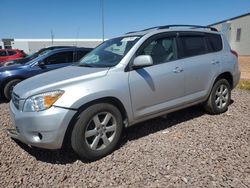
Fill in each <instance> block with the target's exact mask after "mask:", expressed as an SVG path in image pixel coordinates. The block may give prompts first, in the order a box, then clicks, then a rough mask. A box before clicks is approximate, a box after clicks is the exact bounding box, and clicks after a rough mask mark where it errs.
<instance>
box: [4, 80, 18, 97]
mask: <svg viewBox="0 0 250 188" xmlns="http://www.w3.org/2000/svg"><path fill="white" fill-rule="evenodd" d="M19 82H21V80H20V79H14V80H11V81H9V82H8V83H7V84H6V85H5V87H4V91H3V92H4V97H5V98H6V99H7V100H10V99H11V94H12V92H13V89H14V87H15V86H16V85H17V84H18V83H19Z"/></svg>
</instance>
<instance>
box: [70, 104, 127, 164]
mask: <svg viewBox="0 0 250 188" xmlns="http://www.w3.org/2000/svg"><path fill="white" fill-rule="evenodd" d="M122 129H123V124H122V116H121V113H120V112H119V110H118V109H117V108H116V107H115V106H113V105H111V104H106V103H102V104H95V105H93V106H90V107H89V108H87V109H86V110H84V111H83V112H82V113H81V114H80V115H79V117H78V120H77V122H76V124H75V126H74V128H73V131H72V134H71V145H72V148H73V150H74V151H75V152H76V153H77V154H78V155H79V156H80V157H81V158H85V159H88V160H91V161H92V160H96V159H99V158H101V157H104V156H106V155H107V154H109V153H111V152H112V151H113V150H114V149H115V147H116V146H117V144H118V142H119V139H120V137H121V133H122Z"/></svg>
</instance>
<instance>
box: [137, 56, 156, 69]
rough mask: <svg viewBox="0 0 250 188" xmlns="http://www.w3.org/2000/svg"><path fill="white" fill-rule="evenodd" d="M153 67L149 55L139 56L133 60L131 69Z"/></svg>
mask: <svg viewBox="0 0 250 188" xmlns="http://www.w3.org/2000/svg"><path fill="white" fill-rule="evenodd" d="M151 65H153V59H152V57H151V56H150V55H140V56H137V57H136V58H135V59H134V62H133V65H132V66H133V68H135V69H138V68H142V67H148V66H151Z"/></svg>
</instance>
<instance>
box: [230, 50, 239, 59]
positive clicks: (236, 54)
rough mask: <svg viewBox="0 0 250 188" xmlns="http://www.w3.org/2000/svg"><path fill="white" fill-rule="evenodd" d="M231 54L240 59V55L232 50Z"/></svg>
mask: <svg viewBox="0 0 250 188" xmlns="http://www.w3.org/2000/svg"><path fill="white" fill-rule="evenodd" d="M231 53H232V54H233V55H235V56H236V57H237V58H238V53H237V52H236V51H234V50H231Z"/></svg>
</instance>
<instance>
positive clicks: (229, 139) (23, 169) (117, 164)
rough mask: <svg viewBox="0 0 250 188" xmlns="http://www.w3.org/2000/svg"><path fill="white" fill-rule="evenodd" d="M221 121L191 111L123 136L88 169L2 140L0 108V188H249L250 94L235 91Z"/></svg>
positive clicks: (1, 110)
mask: <svg viewBox="0 0 250 188" xmlns="http://www.w3.org/2000/svg"><path fill="white" fill-rule="evenodd" d="M232 99H233V100H234V102H233V103H232V104H231V105H230V107H229V110H228V111H227V112H226V113H224V114H221V115H216V116H212V115H207V114H205V113H204V112H203V111H202V109H201V108H200V107H192V108H188V109H186V110H182V111H179V112H176V113H173V114H170V115H169V116H168V118H167V119H163V118H157V119H154V120H150V121H147V122H145V123H141V124H140V125H137V126H134V127H131V128H129V129H127V130H126V131H125V133H124V136H123V138H122V141H121V145H120V148H119V149H117V150H116V151H115V152H114V153H112V154H111V155H109V156H107V157H105V158H103V159H101V160H99V161H96V162H92V163H87V162H85V161H80V160H79V159H78V157H77V156H76V155H75V154H73V153H68V152H66V151H47V150H40V149H31V148H29V147H27V146H25V145H22V144H17V143H16V142H14V141H13V140H11V139H10V138H9V137H7V135H6V133H5V129H6V128H10V127H11V123H10V119H9V113H8V104H0V119H1V122H0V126H1V128H0V167H1V168H0V185H1V187H14V186H15V187H20V186H21V187H31V186H36V187H49V186H53V187H59V186H60V187H61V186H68V187H73V186H76V187H117V186H120V187H146V186H147V187H249V186H250V147H249V145H250V92H249V91H244V90H235V91H234V92H233V94H232Z"/></svg>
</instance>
